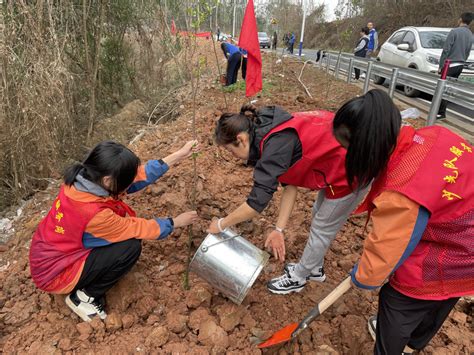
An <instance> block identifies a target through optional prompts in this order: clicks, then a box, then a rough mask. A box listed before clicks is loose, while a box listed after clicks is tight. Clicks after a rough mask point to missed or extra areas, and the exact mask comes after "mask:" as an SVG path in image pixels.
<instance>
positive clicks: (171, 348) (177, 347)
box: [163, 343, 189, 355]
mask: <svg viewBox="0 0 474 355" xmlns="http://www.w3.org/2000/svg"><path fill="white" fill-rule="evenodd" d="M163 350H164V351H165V352H166V353H167V354H178V355H179V354H184V353H187V352H188V350H189V345H188V344H186V343H168V344H166V345H165V346H164V347H163Z"/></svg>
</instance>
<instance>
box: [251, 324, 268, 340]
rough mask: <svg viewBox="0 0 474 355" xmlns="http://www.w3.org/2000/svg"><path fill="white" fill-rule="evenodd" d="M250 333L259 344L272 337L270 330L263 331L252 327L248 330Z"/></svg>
mask: <svg viewBox="0 0 474 355" xmlns="http://www.w3.org/2000/svg"><path fill="white" fill-rule="evenodd" d="M250 333H252V335H254V336H256V337H257V338H258V339H260V342H262V341H264V340H267V339H268V338H270V337H271V336H272V335H273V332H272V331H270V330H263V329H260V328H256V327H253V328H251V329H250Z"/></svg>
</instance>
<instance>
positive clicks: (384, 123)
mask: <svg viewBox="0 0 474 355" xmlns="http://www.w3.org/2000/svg"><path fill="white" fill-rule="evenodd" d="M333 126H334V135H335V137H336V139H337V140H338V141H339V142H340V143H341V145H343V146H344V147H346V148H347V155H346V161H345V166H346V172H347V179H348V183H351V182H352V181H358V183H359V184H361V185H362V186H365V185H368V184H369V183H370V182H372V181H373V183H372V188H371V191H370V193H369V195H368V197H367V199H366V200H365V203H364V204H363V208H368V210H369V213H370V220H371V222H372V226H373V227H372V231H371V232H370V233H369V234H368V235H367V238H366V240H365V243H364V250H363V252H362V255H361V258H360V261H359V263H358V264H356V265H355V267H354V268H353V270H352V271H351V276H352V282H353V283H354V284H355V285H356V286H358V287H361V288H364V289H376V288H379V287H382V288H381V290H380V293H379V307H378V314H377V317H372V318H371V319H370V320H369V331H370V332H371V334H372V335H373V336H375V339H376V343H375V353H376V354H401V353H402V352H404V353H410V352H412V351H413V350H421V349H423V348H424V347H425V346H426V345H427V344H428V342H429V341H430V340H431V338H432V337H433V336H434V335H435V334H436V332H437V331H438V330H439V328H440V327H441V325H442V324H443V322H444V320H445V319H446V317H447V316H448V314H449V312H450V311H451V310H452V309H453V307H454V305H455V304H456V302H457V301H458V299H459V297H462V296H467V295H473V294H474V184H473V181H474V151H473V150H474V148H473V147H472V146H471V145H470V144H469V143H468V142H466V140H465V139H463V138H462V137H460V136H458V135H457V134H455V133H453V132H451V131H450V130H448V129H446V128H444V127H440V126H430V127H425V128H421V129H417V130H415V129H414V128H413V127H410V126H401V117H400V112H399V111H398V109H397V107H396V106H395V105H394V103H393V101H392V100H391V99H390V97H389V96H388V95H387V94H386V93H385V92H384V91H382V90H371V91H369V92H368V93H367V94H365V95H363V96H360V97H356V98H354V99H352V100H350V101H348V102H347V103H345V104H344V105H343V106H342V107H341V108H340V109H339V110H338V111H337V113H336V116H335V118H334V123H333ZM386 279H388V280H389V281H388V282H385V280H386Z"/></svg>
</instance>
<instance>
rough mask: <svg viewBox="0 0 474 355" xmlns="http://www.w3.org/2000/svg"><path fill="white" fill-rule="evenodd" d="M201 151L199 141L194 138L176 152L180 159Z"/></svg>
mask: <svg viewBox="0 0 474 355" xmlns="http://www.w3.org/2000/svg"><path fill="white" fill-rule="evenodd" d="M198 151H199V143H198V141H197V140H192V141H189V142H187V143H186V144H185V145H184V146H183V147H182V148H181V149H180V150H178V151H177V152H176V155H178V157H179V159H180V160H181V159H184V158H187V157H189V156H190V155H191V154H193V153H197V152H198Z"/></svg>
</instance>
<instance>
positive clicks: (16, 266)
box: [0, 55, 472, 354]
mask: <svg viewBox="0 0 474 355" xmlns="http://www.w3.org/2000/svg"><path fill="white" fill-rule="evenodd" d="M264 61H265V78H266V79H265V81H266V84H265V87H266V89H265V91H264V92H263V93H262V95H261V97H260V98H259V102H258V104H260V105H263V104H267V103H272V104H279V105H282V106H284V107H285V108H286V109H288V110H289V111H304V110H309V109H314V108H323V109H331V110H333V109H335V108H337V107H338V106H339V105H340V104H341V103H342V102H343V101H344V100H346V99H348V98H350V97H352V96H354V95H357V94H359V89H358V88H357V87H355V86H347V85H346V84H345V83H343V82H337V81H334V80H332V79H329V81H330V82H331V87H330V90H327V83H328V78H327V77H326V76H325V75H324V74H323V73H321V72H317V71H315V70H314V69H312V68H308V70H307V73H306V74H305V80H306V81H307V82H308V83H306V84H307V85H308V86H309V89H310V91H311V92H312V93H313V95H314V99H309V98H307V97H306V96H305V94H304V92H303V91H302V89H301V87H300V86H299V84H298V83H297V81H296V76H295V73H299V69H300V64H295V63H290V62H289V61H286V63H284V64H283V65H284V70H282V68H281V65H278V64H275V58H274V57H272V56H269V55H265V56H264ZM279 74H283V75H284V77H281V76H279ZM215 79H217V73H216V72H214V73H210V74H209V75H208V76H207V77H205V78H203V81H202V87H203V90H202V91H201V92H200V93H199V95H198V102H199V107H198V115H197V117H198V120H197V124H198V134H199V139H200V141H201V146H202V152H201V154H200V155H199V157H198V174H199V181H198V195H197V202H198V206H199V207H198V211H199V214H200V216H201V217H202V221H201V222H200V223H198V224H197V225H196V226H194V227H193V229H194V235H195V236H196V237H195V239H194V247H197V246H198V245H199V244H200V242H201V241H202V239H203V238H204V236H205V232H204V230H205V228H206V227H207V225H208V223H209V219H210V218H211V217H213V216H221V215H224V214H225V213H228V212H230V211H231V210H232V209H233V208H235V207H236V206H238V205H239V204H240V203H241V202H242V201H244V199H245V196H246V194H247V193H248V192H249V191H250V188H251V185H252V178H251V174H252V171H251V169H249V168H246V167H244V166H242V164H240V163H238V162H236V161H235V160H234V159H233V158H232V157H231V156H229V155H228V154H226V152H224V151H222V150H219V149H218V148H217V147H216V146H215V145H214V144H213V141H212V132H213V129H214V124H215V122H216V120H217V119H218V117H219V116H220V114H221V113H222V112H223V111H224V110H225V106H224V101H223V94H222V92H221V89H220V87H219V85H218V83H217V82H216V81H215ZM226 95H227V99H228V102H229V103H230V105H229V106H230V107H229V108H230V109H231V110H238V109H239V107H240V105H241V104H242V103H244V102H246V101H247V100H246V99H245V98H244V97H243V93H242V91H239V90H237V91H234V92H231V93H227V94H226ZM184 106H185V109H184V110H183V111H182V114H181V116H180V117H179V118H178V119H177V120H176V121H173V122H169V123H167V124H166V125H161V126H158V127H157V128H156V129H155V130H148V131H147V132H148V133H147V134H146V135H145V136H144V137H143V139H142V140H140V141H139V142H138V143H137V144H136V146H135V147H134V149H135V150H136V151H137V153H139V155H140V156H141V157H142V159H143V160H146V159H149V158H159V157H163V156H164V155H165V154H167V153H169V152H172V151H173V150H175V149H177V148H178V147H180V146H181V145H182V144H183V142H184V141H186V140H188V139H190V138H191V132H190V127H191V124H190V122H189V119H190V117H191V112H192V103H191V102H185V103H184ZM191 188H192V161H191V160H189V161H185V162H183V163H181V164H180V165H179V166H177V167H173V168H172V169H171V171H170V172H169V173H167V174H166V175H165V176H164V177H163V178H162V179H161V180H160V181H159V182H158V183H157V184H156V185H154V186H151V187H148V188H147V189H146V190H145V191H142V192H141V193H138V194H136V195H133V196H130V198H129V202H130V204H131V205H132V207H133V208H134V209H135V210H136V211H137V212H138V215H139V216H142V217H152V216H168V215H171V216H174V215H176V214H178V213H180V212H182V211H184V210H186V209H188V208H189V202H188V201H189V196H190V192H191ZM56 192H57V185H56V186H51V188H50V189H49V190H47V191H44V192H42V193H40V194H37V195H36V196H35V197H34V199H33V200H32V201H31V202H30V203H29V204H28V207H27V208H28V212H27V213H26V214H25V216H24V217H23V218H22V219H21V224H19V225H18V226H17V233H16V235H15V236H14V238H13V239H12V240H11V241H10V242H9V244H8V250H7V251H5V252H3V253H1V254H0V257H1V260H0V265H2V266H1V268H0V270H1V271H0V284H1V285H2V288H1V289H0V336H1V338H0V339H1V340H0V345H1V347H2V348H3V352H4V353H37V354H48V353H55V354H56V353H58V354H59V353H65V354H73V353H90V354H92V353H94V354H111V353H117V354H131V353H171V354H178V353H180V354H184V353H189V354H210V353H212V354H221V353H222V354H223V353H227V354H260V353H261V351H260V350H258V349H257V348H256V347H255V345H253V344H252V341H255V338H257V337H261V338H262V337H263V338H264V337H267V336H268V335H269V334H271V333H272V332H273V331H275V330H277V329H279V328H281V327H283V326H285V325H286V324H288V323H290V322H296V321H298V320H301V319H302V318H303V317H304V315H305V314H306V312H308V310H309V309H310V308H311V307H313V306H314V305H315V304H316V303H317V302H318V300H320V299H321V298H322V297H323V296H324V295H326V294H327V293H329V292H330V290H331V289H332V288H333V287H334V286H335V285H336V284H338V283H339V282H340V281H341V280H342V279H343V278H344V277H345V276H346V274H347V272H348V271H349V269H350V268H351V266H352V265H353V264H354V262H356V261H357V259H358V257H359V254H360V251H361V249H362V242H363V238H364V224H365V219H364V217H360V216H359V217H352V218H351V219H350V220H349V221H348V222H347V223H346V225H345V226H344V228H343V229H342V231H341V232H340V233H339V235H338V237H337V239H336V241H335V242H334V243H333V245H332V246H331V248H330V250H329V252H328V254H327V257H326V263H325V268H326V272H327V275H328V280H327V281H326V282H325V283H314V282H310V283H309V284H308V285H307V287H306V288H305V290H304V291H302V292H301V293H299V294H296V295H290V296H276V295H272V294H270V293H269V292H268V291H267V290H266V288H265V281H266V280H268V279H269V278H271V277H273V276H275V275H277V274H279V273H281V270H282V266H283V265H281V264H279V263H278V262H275V261H274V260H273V259H272V260H271V262H270V263H269V265H268V266H267V267H266V268H265V269H264V271H263V272H262V274H261V276H260V278H259V279H258V280H257V282H256V283H255V285H254V287H253V289H252V290H251V291H250V293H249V295H248V296H247V298H246V299H245V300H244V302H243V304H242V305H241V306H238V307H237V306H235V305H234V304H232V303H231V301H229V300H227V299H226V298H224V297H223V296H221V295H219V294H217V293H216V292H215V291H214V290H213V289H212V288H211V287H210V286H209V285H207V284H206V283H204V282H203V281H201V280H199V279H198V278H196V277H195V276H194V275H192V276H191V285H192V287H191V290H189V291H185V290H184V289H183V283H182V280H183V271H184V269H185V262H186V257H187V250H186V242H187V241H186V239H187V235H186V232H185V231H183V230H177V231H176V232H175V233H174V234H173V235H172V236H170V237H169V238H168V239H167V240H165V241H161V242H148V241H147V242H144V247H143V254H142V256H141V258H140V260H139V262H138V264H137V265H136V267H134V269H133V270H132V271H131V272H130V273H129V274H128V275H127V276H126V277H124V278H123V280H121V282H119V284H117V285H116V286H115V287H114V288H113V289H112V290H111V291H110V292H109V293H108V295H107V303H108V304H107V312H108V314H109V317H108V318H107V320H106V321H105V322H102V321H100V320H98V319H97V320H94V321H93V322H91V323H84V322H81V321H80V320H79V319H78V317H76V316H75V315H73V314H71V312H70V311H69V309H68V308H67V307H66V306H65V304H64V297H63V296H52V295H48V294H46V293H44V292H41V291H39V290H37V289H36V288H35V286H34V285H33V283H32V281H31V279H30V273H29V267H28V247H29V241H30V238H31V234H32V232H33V231H34V229H35V227H36V225H37V223H38V221H39V220H40V219H41V216H43V215H44V214H45V213H46V211H47V210H48V208H49V206H50V204H51V201H52V199H53V198H54V196H55V193H56ZM314 199H315V193H314V192H309V191H302V192H301V193H300V194H299V197H298V200H297V204H296V207H295V211H294V214H293V217H292V223H291V225H290V226H289V228H288V233H287V251H288V255H287V259H288V260H298V258H299V256H300V255H301V253H302V251H303V248H304V245H305V242H306V238H307V231H308V230H309V216H310V213H311V206H312V203H313V201H314ZM278 205H279V193H277V194H276V196H275V199H274V201H273V202H272V203H271V205H270V206H269V207H268V208H267V209H266V211H265V212H264V214H263V215H262V216H261V217H260V218H256V219H254V220H253V221H251V222H247V223H243V224H242V225H240V226H239V229H240V232H242V233H243V234H244V235H245V236H246V237H247V238H248V239H249V240H250V241H252V242H253V243H254V244H255V245H257V246H259V247H263V242H264V238H265V234H266V230H267V228H269V227H270V226H271V225H272V224H273V223H274V221H275V219H276V215H277V208H278ZM376 307H377V295H376V293H375V292H367V291H363V290H359V289H353V290H350V291H349V292H348V293H347V294H346V295H345V296H344V297H343V298H342V299H341V300H339V301H338V302H336V304H335V305H334V306H333V307H332V308H330V309H329V310H328V311H327V312H326V313H325V314H323V315H322V316H321V317H320V318H319V319H318V320H316V321H315V322H314V323H313V324H311V327H310V329H308V330H306V331H305V332H304V333H303V334H302V335H301V337H300V338H299V339H298V341H296V342H294V343H291V344H287V345H286V346H284V347H282V348H280V349H277V350H273V351H272V352H273V353H277V352H278V353H279V354H290V353H301V354H335V353H347V354H359V353H360V354H362V353H370V352H371V351H372V347H373V342H372V340H371V339H370V336H369V335H368V333H367V331H366V321H367V318H368V317H369V316H370V315H372V314H374V313H375V311H376ZM469 307H472V305H471V304H470V303H468V301H466V300H464V301H461V302H459V304H458V305H457V306H456V310H455V311H454V312H453V314H452V315H451V316H450V318H449V319H448V320H447V321H446V323H445V325H444V326H443V328H442V330H441V331H440V332H439V334H438V335H437V336H436V337H435V338H434V339H433V340H432V342H431V345H430V346H429V347H428V348H427V349H426V350H425V353H428V354H431V353H436V354H468V353H469V351H470V350H469V349H472V348H470V346H472V345H471V344H470V340H469V339H470V334H471V333H470V330H469V327H470V324H472V313H470V312H472V308H469Z"/></svg>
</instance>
